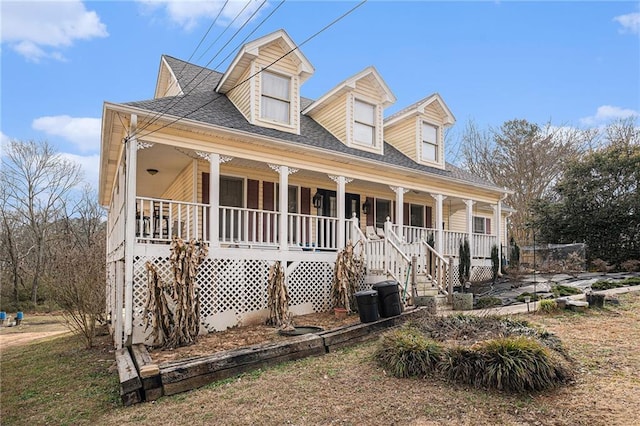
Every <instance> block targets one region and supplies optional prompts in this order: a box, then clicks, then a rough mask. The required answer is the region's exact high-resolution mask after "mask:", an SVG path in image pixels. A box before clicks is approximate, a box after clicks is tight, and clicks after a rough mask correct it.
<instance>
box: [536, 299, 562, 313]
mask: <svg viewBox="0 0 640 426" xmlns="http://www.w3.org/2000/svg"><path fill="white" fill-rule="evenodd" d="M538 308H539V309H540V312H544V313H545V314H550V313H553V312H556V311H557V310H558V302H556V301H555V300H553V299H545V300H541V301H540V303H539V304H538Z"/></svg>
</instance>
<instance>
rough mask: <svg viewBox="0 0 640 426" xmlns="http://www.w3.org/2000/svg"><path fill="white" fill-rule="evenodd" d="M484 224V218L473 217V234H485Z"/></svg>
mask: <svg viewBox="0 0 640 426" xmlns="http://www.w3.org/2000/svg"><path fill="white" fill-rule="evenodd" d="M484 222H485V220H484V217H475V216H474V217H473V232H474V233H475V234H484V233H485V228H484Z"/></svg>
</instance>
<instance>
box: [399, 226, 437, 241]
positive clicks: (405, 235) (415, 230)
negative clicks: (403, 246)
mask: <svg viewBox="0 0 640 426" xmlns="http://www.w3.org/2000/svg"><path fill="white" fill-rule="evenodd" d="M436 232H437V230H436V229H433V228H421V227H419V226H407V225H403V226H402V231H401V233H399V234H398V235H399V236H402V239H403V240H404V241H406V242H407V243H419V242H420V241H422V240H425V241H427V240H428V239H429V234H431V235H434V236H435V234H436Z"/></svg>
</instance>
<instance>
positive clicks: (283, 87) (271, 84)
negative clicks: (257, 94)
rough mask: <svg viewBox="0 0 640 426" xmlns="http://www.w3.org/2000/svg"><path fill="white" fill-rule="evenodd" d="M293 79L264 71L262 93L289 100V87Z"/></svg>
mask: <svg viewBox="0 0 640 426" xmlns="http://www.w3.org/2000/svg"><path fill="white" fill-rule="evenodd" d="M290 82H291V80H290V79H289V78H287V77H281V76H279V75H275V74H271V73H270V72H266V71H263V72H262V94H263V95H267V96H271V97H274V98H279V99H284V100H289V87H290Z"/></svg>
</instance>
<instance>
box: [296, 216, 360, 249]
mask: <svg viewBox="0 0 640 426" xmlns="http://www.w3.org/2000/svg"><path fill="white" fill-rule="evenodd" d="M347 225H349V223H348V222H347ZM287 226H288V230H287V235H288V239H289V246H290V247H297V248H302V250H316V249H319V250H335V249H337V248H338V240H337V232H338V226H339V221H338V218H337V217H326V216H313V215H308V214H300V213H289V215H288V221H287Z"/></svg>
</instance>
